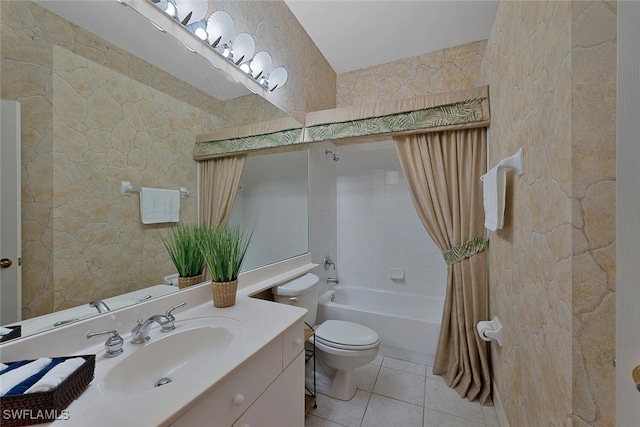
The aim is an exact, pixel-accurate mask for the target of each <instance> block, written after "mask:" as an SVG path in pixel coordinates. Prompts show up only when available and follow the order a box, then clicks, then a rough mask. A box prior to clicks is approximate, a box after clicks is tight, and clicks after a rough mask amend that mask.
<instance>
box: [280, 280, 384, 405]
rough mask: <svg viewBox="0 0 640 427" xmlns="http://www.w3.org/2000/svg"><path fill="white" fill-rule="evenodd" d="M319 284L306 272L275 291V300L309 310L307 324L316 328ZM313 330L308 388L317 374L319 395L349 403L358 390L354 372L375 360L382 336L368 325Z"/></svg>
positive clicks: (331, 324) (337, 323)
mask: <svg viewBox="0 0 640 427" xmlns="http://www.w3.org/2000/svg"><path fill="white" fill-rule="evenodd" d="M318 281H319V279H318V276H316V275H315V274H311V273H307V274H305V275H304V276H301V277H299V278H297V279H294V280H292V281H290V282H288V283H285V284H284V285H280V286H276V287H275V288H273V294H274V298H275V300H276V301H277V302H280V303H284V304H289V305H296V306H299V307H303V308H306V309H307V310H308V312H307V316H306V317H305V322H306V323H307V324H308V325H315V320H316V313H317V303H318V289H317V285H318ZM314 329H315V334H314V336H313V337H312V338H311V339H310V342H311V343H312V345H315V358H316V371H315V372H313V370H310V371H308V372H307V383H308V385H311V384H312V383H313V378H314V375H315V380H316V388H317V391H318V392H320V393H323V394H326V395H328V396H331V397H334V398H336V399H341V400H350V399H351V398H352V397H353V396H354V395H355V393H356V391H357V389H358V384H357V382H356V378H355V369H356V368H358V367H360V366H364V365H366V364H367V363H369V362H371V361H372V360H373V359H375V358H376V356H377V355H378V349H379V347H380V337H379V336H378V334H377V333H376V332H375V331H373V330H372V329H370V328H367V327H366V326H363V325H360V324H357V323H353V322H346V321H343V320H327V321H325V322H324V323H322V324H321V325H316V327H315V328H314ZM307 366H310V364H308V365H307Z"/></svg>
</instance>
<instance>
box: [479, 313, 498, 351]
mask: <svg viewBox="0 0 640 427" xmlns="http://www.w3.org/2000/svg"><path fill="white" fill-rule="evenodd" d="M476 329H477V330H478V334H479V335H480V338H482V340H483V341H491V340H494V341H495V342H497V343H498V345H499V346H500V347H502V323H500V320H499V319H498V316H494V317H493V320H491V321H490V322H489V321H486V320H483V321H482V322H478V324H477V325H476Z"/></svg>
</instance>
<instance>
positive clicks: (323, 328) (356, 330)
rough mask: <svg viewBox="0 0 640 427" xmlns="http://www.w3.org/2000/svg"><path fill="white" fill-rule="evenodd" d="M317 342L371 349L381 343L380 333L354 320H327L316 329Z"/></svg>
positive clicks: (355, 348) (343, 348)
mask: <svg viewBox="0 0 640 427" xmlns="http://www.w3.org/2000/svg"><path fill="white" fill-rule="evenodd" d="M315 337H316V340H317V342H319V343H322V344H324V345H325V346H327V347H332V348H336V349H341V350H369V349H372V348H376V347H377V346H378V345H379V344H380V337H379V336H378V334H377V333H376V332H375V331H374V330H372V329H369V328H367V327H366V326H363V325H359V324H357V323H353V322H346V321H344V320H327V321H325V322H324V323H323V324H322V325H320V326H319V327H318V329H316V331H315Z"/></svg>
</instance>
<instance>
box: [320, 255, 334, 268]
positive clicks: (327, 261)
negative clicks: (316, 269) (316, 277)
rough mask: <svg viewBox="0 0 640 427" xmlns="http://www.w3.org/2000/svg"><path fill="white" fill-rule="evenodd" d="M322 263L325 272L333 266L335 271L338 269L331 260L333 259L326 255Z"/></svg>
mask: <svg viewBox="0 0 640 427" xmlns="http://www.w3.org/2000/svg"><path fill="white" fill-rule="evenodd" d="M322 263H323V266H324V269H325V270H328V269H329V267H331V266H333V269H334V270H335V269H336V263H335V262H333V260H332V259H331V257H330V256H329V255H326V256H325V257H324V260H323V261H322Z"/></svg>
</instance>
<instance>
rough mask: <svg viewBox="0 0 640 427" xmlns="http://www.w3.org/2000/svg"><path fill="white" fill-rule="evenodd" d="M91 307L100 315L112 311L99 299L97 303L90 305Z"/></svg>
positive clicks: (92, 302) (93, 302)
mask: <svg viewBox="0 0 640 427" xmlns="http://www.w3.org/2000/svg"><path fill="white" fill-rule="evenodd" d="M89 306H90V307H93V308H95V309H96V310H98V313H106V312H107V311H111V309H110V308H109V306H108V305H107V304H105V303H104V301H102V300H100V299H97V300H95V301H91V302H90V303H89Z"/></svg>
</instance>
